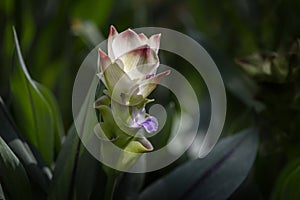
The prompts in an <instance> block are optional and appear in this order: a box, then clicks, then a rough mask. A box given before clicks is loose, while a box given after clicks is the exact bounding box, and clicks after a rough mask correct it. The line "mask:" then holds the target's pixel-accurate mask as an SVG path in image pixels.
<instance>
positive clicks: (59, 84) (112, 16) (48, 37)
mask: <svg viewBox="0 0 300 200" xmlns="http://www.w3.org/2000/svg"><path fill="white" fill-rule="evenodd" d="M299 10H300V1H297V0H288V1H283V0H275V1H271V0H264V1H263V0H224V1H216V0H212V1H204V0H183V1H179V0H151V1H150V0H118V1H114V0H101V1H97V0H86V1H84V0H75V1H69V0H61V1H59V0H46V1H41V0H29V1H25V0H21V1H17V0H2V1H0V28H1V32H0V96H1V97H2V98H3V99H4V102H5V104H6V106H5V104H4V103H3V102H2V100H1V113H0V114H1V115H0V119H1V124H0V126H1V127H0V133H1V134H0V136H1V137H0V164H1V165H0V198H1V197H5V198H6V199H20V198H19V197H20V196H21V197H23V198H26V197H27V199H29V198H30V197H31V195H33V198H35V199H45V198H46V196H48V197H50V198H52V199H70V198H72V197H74V198H76V199H99V198H102V197H103V193H104V187H105V181H106V179H107V178H106V176H105V174H104V172H103V171H102V169H101V163H99V162H97V161H96V160H95V159H94V158H93V157H92V156H91V155H90V154H89V153H88V152H87V150H86V149H85V148H84V147H83V146H82V144H81V143H80V140H79V139H78V136H77V134H76V131H75V130H74V128H73V129H72V128H71V129H70V130H69V131H67V130H68V128H69V127H70V126H71V125H72V123H73V119H72V112H71V94H72V87H73V82H74V79H75V76H76V73H77V70H78V68H79V67H80V65H81V63H82V61H83V59H84V58H85V56H86V55H87V54H88V52H89V51H90V50H91V49H92V48H93V47H94V46H95V44H98V43H99V42H100V41H101V40H103V38H106V36H107V35H108V30H109V26H110V25H111V24H113V25H115V26H116V27H117V28H118V29H119V30H124V29H126V28H128V27H131V28H135V27H143V26H160V27H166V28H172V29H175V30H178V31H181V32H183V33H186V34H188V35H190V36H191V37H193V38H194V39H195V40H197V41H198V42H199V43H200V44H201V45H203V46H204V47H205V49H206V50H207V51H208V52H209V53H210V55H211V57H212V58H213V59H214V61H215V63H216V64H217V66H218V67H219V70H220V72H221V75H222V78H223V80H224V83H225V86H226V90H227V98H228V99H227V100H228V108H227V110H228V112H227V119H226V124H225V127H224V132H223V136H229V137H231V140H233V139H232V137H235V136H236V134H235V133H237V132H239V131H241V130H243V129H245V128H248V127H253V126H255V127H258V128H259V141H260V143H259V150H258V156H257V158H256V160H255V163H254V166H253V167H252V168H251V173H250V176H248V178H247V179H246V181H245V182H244V183H243V184H242V186H241V187H239V189H238V190H237V191H236V192H235V193H234V194H233V195H232V196H231V199H299V198H300V196H299V192H298V190H297V188H296V187H295V186H299V185H300V179H299V177H300V176H299V166H300V164H299V157H300V151H299V143H300V136H299V131H300V123H299V120H300V115H299V111H300V93H299V91H300V74H299V73H300V71H299V68H300V53H299V51H300V48H299V40H297V38H299V36H300V24H299V20H298V19H300V12H299ZM13 26H15V28H16V31H17V33H18V37H19V40H20V47H21V51H22V53H23V58H22V55H21V51H20V49H18V46H15V44H14V37H13V32H12V27H13ZM16 48H17V51H16ZM183 48H188V47H183ZM23 59H24V63H22V60H23ZM161 60H162V63H168V65H169V66H172V67H174V68H175V69H177V70H179V71H180V72H182V74H184V75H186V76H189V77H190V81H191V82H192V84H193V86H194V88H195V89H196V90H197V91H199V93H198V94H197V95H198V97H199V100H200V103H201V105H200V107H201V118H202V119H203V120H202V121H201V122H200V128H199V130H200V131H201V130H206V129H207V126H208V123H209V121H208V120H209V118H210V114H211V113H210V109H209V108H210V99H209V96H208V92H207V88H206V86H205V84H204V83H203V80H202V78H201V76H200V75H197V74H196V73H193V72H194V71H193V69H192V68H191V66H189V64H188V63H187V62H185V61H184V60H181V59H180V58H173V57H172V56H169V55H168V54H167V53H162V55H161ZM20 61H21V62H20ZM234 61H236V63H235V62H234ZM25 63H26V66H25ZM239 65H240V66H241V67H239ZM49 90H50V91H51V92H52V93H53V94H54V96H53V95H52V93H51V92H50V91H49ZM155 95H157V99H158V101H160V102H162V104H163V105H165V106H168V108H167V111H168V113H171V115H173V112H175V111H174V110H175V109H176V105H175V106H174V105H173V104H172V103H170V102H172V101H174V99H173V97H172V95H170V94H168V95H160V93H159V92H157V93H155ZM56 101H57V102H56ZM42 110H43V111H42ZM41 111H42V112H41ZM9 113H11V114H12V116H11V115H10V114H9ZM60 113H61V114H60ZM168 120H169V119H168ZM37 124H39V125H40V127H39V126H37ZM170 124H172V119H170V121H168V126H167V127H165V128H164V132H166V134H164V136H163V137H164V138H155V140H154V144H157V145H162V144H164V143H165V142H166V141H167V139H168V138H166V137H167V136H168V135H167V133H169V130H170V129H171V128H170V127H171V126H170ZM65 133H68V134H66V136H65ZM166 135H167V136H166ZM231 135H233V136H231ZM41 136H42V137H41ZM38 137H40V138H39V139H38ZM62 141H64V143H62ZM221 144H222V143H221ZM253 145H254V144H253ZM241 148H242V147H241ZM217 150H218V149H216V151H217ZM253 151H255V150H253ZM255 152H256V151H255ZM242 153H243V151H242ZM212 154H213V153H212ZM217 155H220V154H217ZM242 155H243V154H242ZM207 159H210V158H209V157H208V158H207ZM246 159H247V158H246ZM187 160H188V156H187V155H184V156H183V157H182V158H181V159H179V160H178V161H176V162H175V163H174V164H172V165H171V166H169V167H167V168H165V169H162V170H159V171H156V172H151V173H148V174H146V175H145V176H143V177H140V176H133V175H131V174H124V175H123V177H122V179H121V180H120V182H121V183H122V185H120V186H119V187H118V188H117V191H118V192H119V194H118V195H116V198H119V199H122V197H123V196H122V195H120V194H124V195H125V192H124V191H128V193H127V195H128V199H130V198H131V199H135V198H136V197H137V196H138V194H139V192H140V191H142V190H144V189H145V188H146V190H145V191H146V192H143V193H142V196H143V195H144V194H145V193H147V191H148V190H151V188H153V187H156V186H155V185H152V184H153V183H154V182H155V181H157V180H158V179H159V178H161V177H162V176H165V175H166V174H169V173H170V172H171V171H173V169H175V168H178V166H180V165H181V164H182V163H184V162H186V161H187ZM212 160H214V159H212ZM214 161H215V160H214ZM196 162H198V161H196ZM200 162H201V160H200ZM240 163H243V161H242V160H241V161H240V162H238V163H236V164H235V165H233V168H234V167H236V168H239V164H240ZM200 166H201V165H200ZM184 167H185V166H183V168H184ZM87 169H88V170H87ZM178 170H182V166H181V167H180V168H178ZM87 171H88V172H89V173H87ZM52 173H53V177H52ZM174 173H176V172H174V171H173V172H171V173H170V174H169V175H168V177H172V174H174ZM245 173H246V172H245ZM15 174H18V176H16V177H17V179H16V178H10V177H12V176H15ZM243 175H245V174H243ZM168 177H166V179H170V178H168ZM232 177H234V175H232ZM232 177H230V178H232ZM171 179H172V178H171ZM10 181H11V182H10ZM242 181H243V179H241V180H239V182H242ZM8 182H9V184H8ZM127 183H128V184H127ZM11 184H14V187H13V188H12V187H11ZM130 184H137V185H139V187H134V188H133V187H129V186H130ZM216 184H218V183H216ZM150 185H151V186H150ZM148 186H150V187H149V188H150V189H149V188H147V187H148ZM49 188H50V189H49ZM209 189H210V190H213V188H209ZM235 189H236V187H235V188H234V189H233V190H232V192H234V191H235ZM15 191H16V192H15ZM32 191H35V192H34V193H32ZM79 191H80V192H79ZM219 199H222V197H220V198H219ZM223 199H224V196H223Z"/></svg>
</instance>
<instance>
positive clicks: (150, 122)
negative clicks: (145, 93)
mask: <svg viewBox="0 0 300 200" xmlns="http://www.w3.org/2000/svg"><path fill="white" fill-rule="evenodd" d="M130 126H131V127H143V128H144V129H145V130H146V131H147V132H148V133H152V132H155V131H157V129H158V121H157V119H156V118H155V117H153V116H147V114H146V109H145V108H142V109H137V108H133V111H132V119H131V122H130Z"/></svg>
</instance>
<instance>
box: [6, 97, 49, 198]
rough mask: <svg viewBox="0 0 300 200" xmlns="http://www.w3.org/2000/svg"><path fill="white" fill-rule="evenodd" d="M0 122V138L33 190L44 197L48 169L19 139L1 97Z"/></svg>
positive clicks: (47, 181)
mask: <svg viewBox="0 0 300 200" xmlns="http://www.w3.org/2000/svg"><path fill="white" fill-rule="evenodd" d="M0 121H1V124H0V136H1V137H2V138H3V140H4V141H5V142H6V143H7V144H8V146H9V148H10V149H11V150H12V151H13V152H14V154H15V155H16V156H17V157H18V159H19V160H20V161H21V163H22V164H23V166H24V168H25V170H26V172H27V174H28V177H29V178H30V181H31V183H32V184H33V186H34V187H35V190H36V191H37V190H38V189H37V188H39V190H40V191H41V193H42V194H44V195H45V194H46V192H47V189H48V184H49V182H50V178H51V176H52V175H51V172H50V169H48V168H47V167H46V166H45V164H44V162H43V161H42V160H41V159H40V158H39V157H35V156H34V154H33V152H32V150H31V149H30V148H29V146H28V144H27V143H26V142H25V141H24V140H23V139H22V138H20V137H19V133H18V130H17V128H16V127H15V124H14V122H13V120H12V119H11V117H10V115H9V113H8V111H7V109H6V107H5V105H4V103H3V101H2V99H1V97H0ZM49 173H50V174H49Z"/></svg>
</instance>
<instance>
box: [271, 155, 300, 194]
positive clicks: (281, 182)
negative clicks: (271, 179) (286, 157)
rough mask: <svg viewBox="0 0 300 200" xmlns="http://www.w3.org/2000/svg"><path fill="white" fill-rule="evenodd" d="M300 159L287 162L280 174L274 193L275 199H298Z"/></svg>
mask: <svg viewBox="0 0 300 200" xmlns="http://www.w3.org/2000/svg"><path fill="white" fill-rule="evenodd" d="M299 185H300V159H297V160H294V161H292V162H290V163H288V164H287V166H286V167H285V168H284V170H283V171H282V173H281V174H280V176H279V178H278V180H277V183H276V186H275V189H274V191H273V194H272V199H274V200H281V199H282V200H285V199H289V200H294V199H295V200H297V199H299V197H300V191H299Z"/></svg>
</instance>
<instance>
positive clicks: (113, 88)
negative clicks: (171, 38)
mask: <svg viewBox="0 0 300 200" xmlns="http://www.w3.org/2000/svg"><path fill="white" fill-rule="evenodd" d="M160 37H161V35H160V34H155V35H152V36H151V37H150V38H147V36H146V35H144V34H143V33H141V34H137V33H135V32H134V31H132V30H131V29H127V30H126V31H124V32H122V33H118V32H117V30H116V29H115V28H114V27H113V26H111V27H110V33H109V36H108V43H107V49H108V55H107V54H106V53H105V52H104V51H102V50H101V49H99V61H98V69H99V71H100V72H99V73H98V74H97V75H98V77H99V78H100V80H101V81H102V82H103V83H104V85H105V86H106V88H107V89H108V95H109V96H111V98H112V99H113V100H115V101H117V102H118V103H121V104H123V105H130V106H134V105H138V104H140V103H141V102H143V101H144V100H145V99H146V98H147V97H148V95H149V94H150V93H151V92H152V91H153V90H154V89H155V88H156V86H157V84H158V83H159V82H160V81H161V80H162V78H163V77H164V76H166V75H168V74H169V73H170V71H169V70H168V71H164V72H162V73H159V74H156V72H157V68H158V67H159V58H158V55H157V54H158V50H159V45H160Z"/></svg>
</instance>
